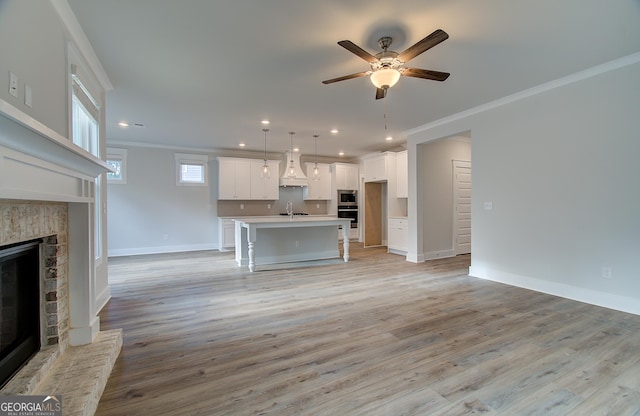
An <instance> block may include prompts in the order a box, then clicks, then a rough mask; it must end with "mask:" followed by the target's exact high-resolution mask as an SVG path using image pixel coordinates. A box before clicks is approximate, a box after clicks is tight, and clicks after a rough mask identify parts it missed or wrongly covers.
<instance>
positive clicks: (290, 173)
mask: <svg viewBox="0 0 640 416" xmlns="http://www.w3.org/2000/svg"><path fill="white" fill-rule="evenodd" d="M294 134H296V132H294V131H290V132H289V135H290V136H291V153H289V157H290V158H291V160H289V169H288V171H287V177H289V178H295V177H296V167H295V165H294V164H293V135H294Z"/></svg>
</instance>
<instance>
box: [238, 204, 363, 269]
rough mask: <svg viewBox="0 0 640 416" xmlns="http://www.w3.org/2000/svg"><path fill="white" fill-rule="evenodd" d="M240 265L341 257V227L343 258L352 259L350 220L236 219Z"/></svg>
mask: <svg viewBox="0 0 640 416" xmlns="http://www.w3.org/2000/svg"><path fill="white" fill-rule="evenodd" d="M234 221H235V233H236V262H237V263H238V266H239V267H242V266H249V270H250V271H251V272H253V271H255V268H256V264H274V263H289V262H298V261H307V260H320V259H331V258H337V257H340V250H339V245H338V235H337V233H336V230H337V229H338V227H339V226H342V236H343V256H342V257H343V259H344V261H345V262H346V261H349V231H350V227H351V220H349V219H343V218H337V217H329V216H326V217H325V216H294V217H289V216H282V217H253V218H234Z"/></svg>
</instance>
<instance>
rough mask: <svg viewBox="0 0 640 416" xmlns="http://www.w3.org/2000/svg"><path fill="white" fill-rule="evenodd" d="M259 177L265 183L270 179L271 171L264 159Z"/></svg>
mask: <svg viewBox="0 0 640 416" xmlns="http://www.w3.org/2000/svg"><path fill="white" fill-rule="evenodd" d="M260 176H261V177H262V179H264V180H265V181H268V180H269V179H271V169H269V164H268V163H267V160H266V159H265V161H264V165H262V172H261V174H260Z"/></svg>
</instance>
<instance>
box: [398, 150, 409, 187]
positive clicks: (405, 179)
mask: <svg viewBox="0 0 640 416" xmlns="http://www.w3.org/2000/svg"><path fill="white" fill-rule="evenodd" d="M407 162H408V160H407V151H406V150H404V151H402V152H398V153H396V197H397V198H408V197H409V166H408V163H407Z"/></svg>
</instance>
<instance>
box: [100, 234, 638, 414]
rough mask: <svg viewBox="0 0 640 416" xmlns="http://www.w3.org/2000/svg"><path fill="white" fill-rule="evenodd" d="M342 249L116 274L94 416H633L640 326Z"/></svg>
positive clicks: (184, 260)
mask: <svg viewBox="0 0 640 416" xmlns="http://www.w3.org/2000/svg"><path fill="white" fill-rule="evenodd" d="M469 260H470V259H469V256H458V257H455V258H452V259H440V260H436V261H430V262H427V263H422V264H413V263H408V262H406V261H404V258H403V257H400V256H395V255H391V254H387V253H386V252H385V249H384V248H366V249H364V248H362V245H361V244H357V243H356V244H353V243H352V244H351V260H350V261H349V262H348V263H344V262H342V261H331V260H330V261H322V262H312V263H306V264H304V265H303V267H299V268H290V267H285V266H269V267H266V266H263V267H261V268H258V270H257V271H256V273H249V272H248V271H247V270H246V269H239V268H238V267H236V264H235V262H234V260H233V254H232V253H218V252H197V253H186V254H169V255H153V256H138V257H130V258H115V259H110V265H109V273H110V281H111V290H112V296H113V298H112V299H111V301H110V302H109V303H108V304H107V306H106V307H105V308H104V310H103V311H102V314H101V322H102V328H103V329H111V328H123V330H124V345H123V349H122V353H121V355H120V357H119V359H118V361H117V363H116V366H115V368H114V370H113V373H112V375H111V378H110V380H109V382H108V384H107V388H106V390H105V392H104V394H103V396H102V399H101V401H100V404H99V407H98V411H97V415H102V416H105V415H233V416H237V415H314V416H315V415H332V416H335V415H393V416H396V415H447V416H450V415H466V414H477V413H483V414H487V415H580V416H582V415H640V317H639V316H636V315H630V314H625V313H621V312H615V311H611V310H608V309H604V308H599V307H595V306H590V305H586V304H582V303H579V302H574V301H570V300H566V299H561V298H557V297H554V296H550V295H545V294H541V293H536V292H532V291H528V290H525V289H519V288H515V287H510V286H506V285H502V284H498V283H494V282H488V281H483V280H479V279H475V278H471V277H468V276H467V272H468V267H469Z"/></svg>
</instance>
